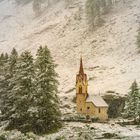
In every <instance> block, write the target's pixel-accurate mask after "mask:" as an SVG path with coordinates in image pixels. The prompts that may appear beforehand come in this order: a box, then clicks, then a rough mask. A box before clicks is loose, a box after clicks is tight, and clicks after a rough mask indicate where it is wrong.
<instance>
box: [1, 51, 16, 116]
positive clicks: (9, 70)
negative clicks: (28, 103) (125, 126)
mask: <svg viewBox="0 0 140 140" xmlns="http://www.w3.org/2000/svg"><path fill="white" fill-rule="evenodd" d="M6 58H7V56H6ZM17 59H18V53H17V51H16V49H14V48H13V50H12V52H11V55H10V56H9V59H8V60H7V63H6V64H5V66H4V67H5V75H3V80H2V81H1V82H2V83H3V84H4V85H3V84H2V88H1V89H2V90H1V91H2V92H1V100H2V101H1V104H2V105H1V111H2V113H3V114H4V115H3V119H6V118H7V117H9V116H8V113H9V110H10V109H11V107H12V106H11V104H12V102H11V100H9V94H10V92H11V90H12V88H13V86H14V85H13V83H12V81H11V79H12V78H13V75H14V73H15V70H16V62H17Z"/></svg>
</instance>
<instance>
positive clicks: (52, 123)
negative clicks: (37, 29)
mask: <svg viewBox="0 0 140 140" xmlns="http://www.w3.org/2000/svg"><path fill="white" fill-rule="evenodd" d="M35 63H36V69H37V70H36V73H37V76H36V77H37V80H36V82H37V83H36V87H37V97H36V104H37V106H38V109H39V120H37V122H36V125H37V126H36V127H37V128H38V129H37V131H38V132H37V133H46V132H47V133H49V132H53V131H55V130H57V129H58V128H59V127H61V122H60V117H61V113H60V110H59V106H58V104H59V100H58V97H57V93H58V90H57V87H58V81H57V76H58V75H57V73H56V72H55V67H56V65H55V64H54V61H53V59H52V57H51V54H50V51H49V49H48V48H47V46H45V47H44V48H42V47H40V48H39V49H38V52H37V58H36V62H35Z"/></svg>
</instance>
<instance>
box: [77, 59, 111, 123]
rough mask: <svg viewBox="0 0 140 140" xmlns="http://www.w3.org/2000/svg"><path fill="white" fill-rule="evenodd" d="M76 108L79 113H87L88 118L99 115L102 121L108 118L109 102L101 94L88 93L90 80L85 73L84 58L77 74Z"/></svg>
mask: <svg viewBox="0 0 140 140" xmlns="http://www.w3.org/2000/svg"><path fill="white" fill-rule="evenodd" d="M76 108H77V113H78V114H82V115H85V116H86V118H88V119H90V118H92V117H97V118H98V119H99V120H100V121H106V120H108V114H107V111H108V105H107V103H106V102H105V101H104V99H103V98H102V97H101V96H99V95H90V94H89V93H88V80H87V75H86V74H85V73H84V68H83V62H82V58H81V60H80V70H79V73H78V74H77V76H76Z"/></svg>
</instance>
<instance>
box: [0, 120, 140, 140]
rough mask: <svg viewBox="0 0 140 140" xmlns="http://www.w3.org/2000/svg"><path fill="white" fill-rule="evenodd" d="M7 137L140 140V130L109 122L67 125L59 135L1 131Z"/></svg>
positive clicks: (49, 139)
mask: <svg viewBox="0 0 140 140" xmlns="http://www.w3.org/2000/svg"><path fill="white" fill-rule="evenodd" d="M107 133H109V134H111V135H114V137H113V136H112V138H104V135H105V134H107ZM1 135H5V136H6V137H7V140H15V139H20V138H21V139H23V138H25V139H27V140H33V139H34V140H96V139H102V140H108V139H110V140H115V139H123V140H139V139H140V128H139V127H137V126H131V125H130V126H120V125H118V124H115V123H112V122H109V123H108V124H106V123H104V124H103V123H92V124H88V123H76V122H73V123H72V122H71V123H65V126H64V127H63V128H62V129H61V130H60V131H59V132H57V133H54V134H50V135H44V136H36V135H34V134H32V133H28V134H26V136H25V135H24V134H22V133H20V132H18V131H17V130H14V131H11V132H8V131H7V132H4V131H2V132H1V131H0V136H1Z"/></svg>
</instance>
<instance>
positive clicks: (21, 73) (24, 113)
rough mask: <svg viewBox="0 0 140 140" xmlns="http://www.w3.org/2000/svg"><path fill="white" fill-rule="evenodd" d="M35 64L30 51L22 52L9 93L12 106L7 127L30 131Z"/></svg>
mask: <svg viewBox="0 0 140 140" xmlns="http://www.w3.org/2000/svg"><path fill="white" fill-rule="evenodd" d="M33 81H34V64H33V57H32V55H31V54H30V52H27V51H25V52H24V53H22V54H21V56H20V57H19V59H18V62H17V64H16V70H15V73H14V75H13V78H12V79H11V83H12V84H13V88H12V89H11V92H10V93H9V95H8V98H9V101H11V107H10V109H9V110H8V117H9V118H8V119H9V125H8V127H7V129H18V130H20V131H22V132H26V131H29V130H30V129H31V128H30V123H29V113H28V109H29V106H30V105H31V96H32V94H33V92H34V87H35V86H34V84H33V83H34V82H33Z"/></svg>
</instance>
